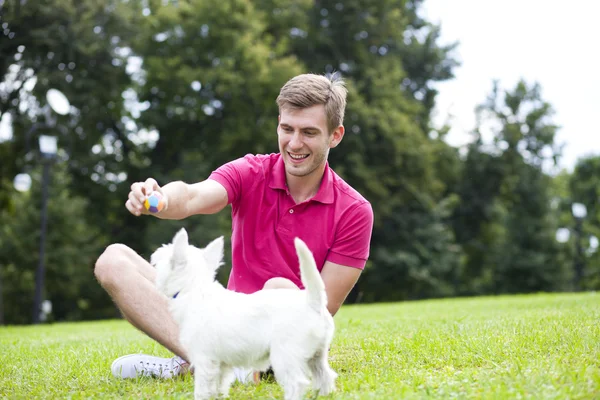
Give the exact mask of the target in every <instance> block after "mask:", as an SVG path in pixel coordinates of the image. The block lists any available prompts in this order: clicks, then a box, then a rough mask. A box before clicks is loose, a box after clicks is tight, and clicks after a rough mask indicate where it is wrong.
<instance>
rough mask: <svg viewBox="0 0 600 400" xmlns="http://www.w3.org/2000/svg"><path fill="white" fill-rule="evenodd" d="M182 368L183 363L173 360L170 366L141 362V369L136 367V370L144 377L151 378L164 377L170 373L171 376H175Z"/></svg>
mask: <svg viewBox="0 0 600 400" xmlns="http://www.w3.org/2000/svg"><path fill="white" fill-rule="evenodd" d="M173 364H175V365H173ZM180 368H181V363H180V362H178V361H177V360H171V363H170V364H163V363H158V365H157V364H156V363H150V362H144V361H140V367H139V369H138V367H136V370H137V371H138V372H141V373H142V374H143V375H149V376H164V374H165V373H166V374H169V373H170V374H171V376H175V375H177V373H178V372H179V369H180Z"/></svg>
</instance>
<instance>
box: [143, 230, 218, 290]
mask: <svg viewBox="0 0 600 400" xmlns="http://www.w3.org/2000/svg"><path fill="white" fill-rule="evenodd" d="M223 246H224V240H223V236H221V237H219V238H217V239H215V240H213V241H212V242H210V243H209V244H208V246H206V247H205V248H203V249H199V248H197V247H195V246H192V245H190V244H189V241H188V234H187V232H186V230H185V229H181V230H180V231H179V232H177V234H176V235H175V237H174V238H173V242H172V243H169V244H166V245H163V246H162V247H160V248H159V249H157V250H156V251H155V252H154V253H153V254H152V256H151V257H150V263H151V264H152V265H153V266H154V267H155V268H156V287H157V288H158V290H159V291H160V292H162V293H164V294H165V295H166V296H167V297H169V298H171V297H173V296H174V295H175V294H177V293H179V292H180V291H181V290H182V289H184V288H185V287H186V286H187V285H189V284H192V283H195V284H196V285H198V284H202V283H212V282H213V281H214V279H215V274H216V272H217V269H218V268H219V266H221V264H222V263H223ZM196 278H197V279H196Z"/></svg>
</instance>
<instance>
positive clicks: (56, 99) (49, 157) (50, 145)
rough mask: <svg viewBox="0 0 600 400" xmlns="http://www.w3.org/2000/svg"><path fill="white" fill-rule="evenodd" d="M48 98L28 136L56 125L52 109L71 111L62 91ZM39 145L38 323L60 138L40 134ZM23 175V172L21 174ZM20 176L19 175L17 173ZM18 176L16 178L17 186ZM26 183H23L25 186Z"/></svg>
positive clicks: (35, 316)
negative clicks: (53, 173) (51, 189)
mask: <svg viewBox="0 0 600 400" xmlns="http://www.w3.org/2000/svg"><path fill="white" fill-rule="evenodd" d="M46 100H47V102H48V105H49V108H48V107H45V112H46V115H45V117H46V123H45V124H35V125H34V126H33V127H32V128H31V129H30V131H29V132H28V134H27V136H28V139H29V136H31V134H32V133H33V132H34V131H36V130H37V129H39V128H45V129H51V128H54V127H55V119H54V118H53V117H52V115H51V113H50V109H52V110H53V111H54V112H55V113H56V114H59V115H66V114H68V113H69V111H70V108H71V105H70V104H69V101H68V100H67V98H66V97H65V95H64V94H62V93H61V92H60V91H58V90H56V89H50V90H48V92H46ZM39 147H40V153H41V156H42V164H43V172H42V209H41V218H40V219H41V225H40V252H39V262H38V265H37V269H36V272H35V294H34V297H33V323H34V324H38V323H39V322H40V321H41V320H43V319H45V316H46V315H45V313H44V312H43V310H42V304H43V294H44V293H43V292H44V278H45V275H46V274H45V272H46V268H45V257H46V254H45V253H46V231H47V227H48V186H49V183H50V166H51V165H52V163H53V162H54V161H55V159H56V156H57V153H58V139H57V137H56V136H54V135H48V134H42V135H40V136H39ZM20 175H21V174H20ZM17 176H19V175H17ZM24 180H26V179H25V178H23V177H21V178H20V181H21V182H20V183H23V182H24ZM16 185H17V178H15V187H16ZM25 186H26V185H23V187H25Z"/></svg>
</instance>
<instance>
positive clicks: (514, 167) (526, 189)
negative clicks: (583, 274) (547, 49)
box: [454, 81, 566, 293]
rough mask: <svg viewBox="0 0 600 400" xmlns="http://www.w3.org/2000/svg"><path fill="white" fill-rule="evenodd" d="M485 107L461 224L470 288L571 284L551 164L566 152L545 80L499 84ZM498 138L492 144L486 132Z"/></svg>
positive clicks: (467, 173)
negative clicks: (558, 142)
mask: <svg viewBox="0 0 600 400" xmlns="http://www.w3.org/2000/svg"><path fill="white" fill-rule="evenodd" d="M477 111H478V127H477V129H476V131H475V141H474V143H473V144H472V145H471V146H470V149H469V155H468V157H467V160H466V165H465V168H464V170H463V171H464V176H463V179H462V184H461V186H460V189H459V195H460V197H461V205H460V207H459V208H458V209H457V211H456V213H455V215H454V229H455V232H456V236H457V238H458V239H459V242H460V243H461V244H462V245H463V246H464V248H465V250H466V252H467V265H466V269H465V273H466V275H465V277H464V281H468V280H469V277H470V276H471V277H474V279H472V282H471V284H470V285H468V286H467V288H466V289H465V290H466V291H467V292H468V293H469V292H470V293H473V292H487V291H490V290H492V291H494V292H496V293H506V292H531V291H538V290H557V289H561V288H563V286H562V284H563V282H564V281H565V279H564V278H565V273H566V271H565V269H564V266H563V265H562V264H561V263H560V262H559V257H558V254H559V249H558V247H557V243H556V241H555V232H556V228H557V225H556V220H555V219H554V218H553V217H552V210H551V207H550V204H551V191H550V189H551V178H550V177H549V176H548V175H547V174H546V173H545V171H544V167H546V166H548V165H551V163H553V162H554V161H555V160H556V159H557V158H558V157H559V155H560V154H559V149H558V148H557V147H556V146H555V144H554V136H555V133H556V131H557V129H558V127H557V126H555V125H554V124H553V123H552V122H551V119H550V118H551V116H552V108H551V106H550V105H549V104H548V103H547V102H545V101H543V100H542V98H541V91H540V87H539V85H537V84H534V85H531V86H529V85H527V84H526V83H525V82H523V81H521V82H519V83H518V84H517V85H516V87H515V89H514V90H513V91H501V90H500V89H499V87H498V86H497V84H495V85H494V88H493V90H492V92H491V94H490V96H489V97H488V99H487V101H486V102H485V103H484V104H482V105H481V106H480V107H479V109H478V110H477ZM485 131H487V132H489V133H491V143H490V144H489V145H488V144H486V143H485V142H484V137H483V135H484V132H485Z"/></svg>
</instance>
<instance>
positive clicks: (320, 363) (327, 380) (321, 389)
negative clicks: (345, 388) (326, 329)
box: [308, 348, 337, 396]
mask: <svg viewBox="0 0 600 400" xmlns="http://www.w3.org/2000/svg"><path fill="white" fill-rule="evenodd" d="M327 355H328V352H327V348H324V349H323V350H319V351H318V352H317V353H316V354H315V356H314V357H313V358H311V359H310V360H308V367H309V368H310V371H311V373H312V382H313V388H314V389H315V390H316V391H318V393H319V394H320V395H322V396H327V395H328V394H329V393H331V392H333V391H334V390H335V378H337V374H336V373H335V372H334V371H333V370H332V369H331V367H330V366H329V362H328V361H327Z"/></svg>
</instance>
